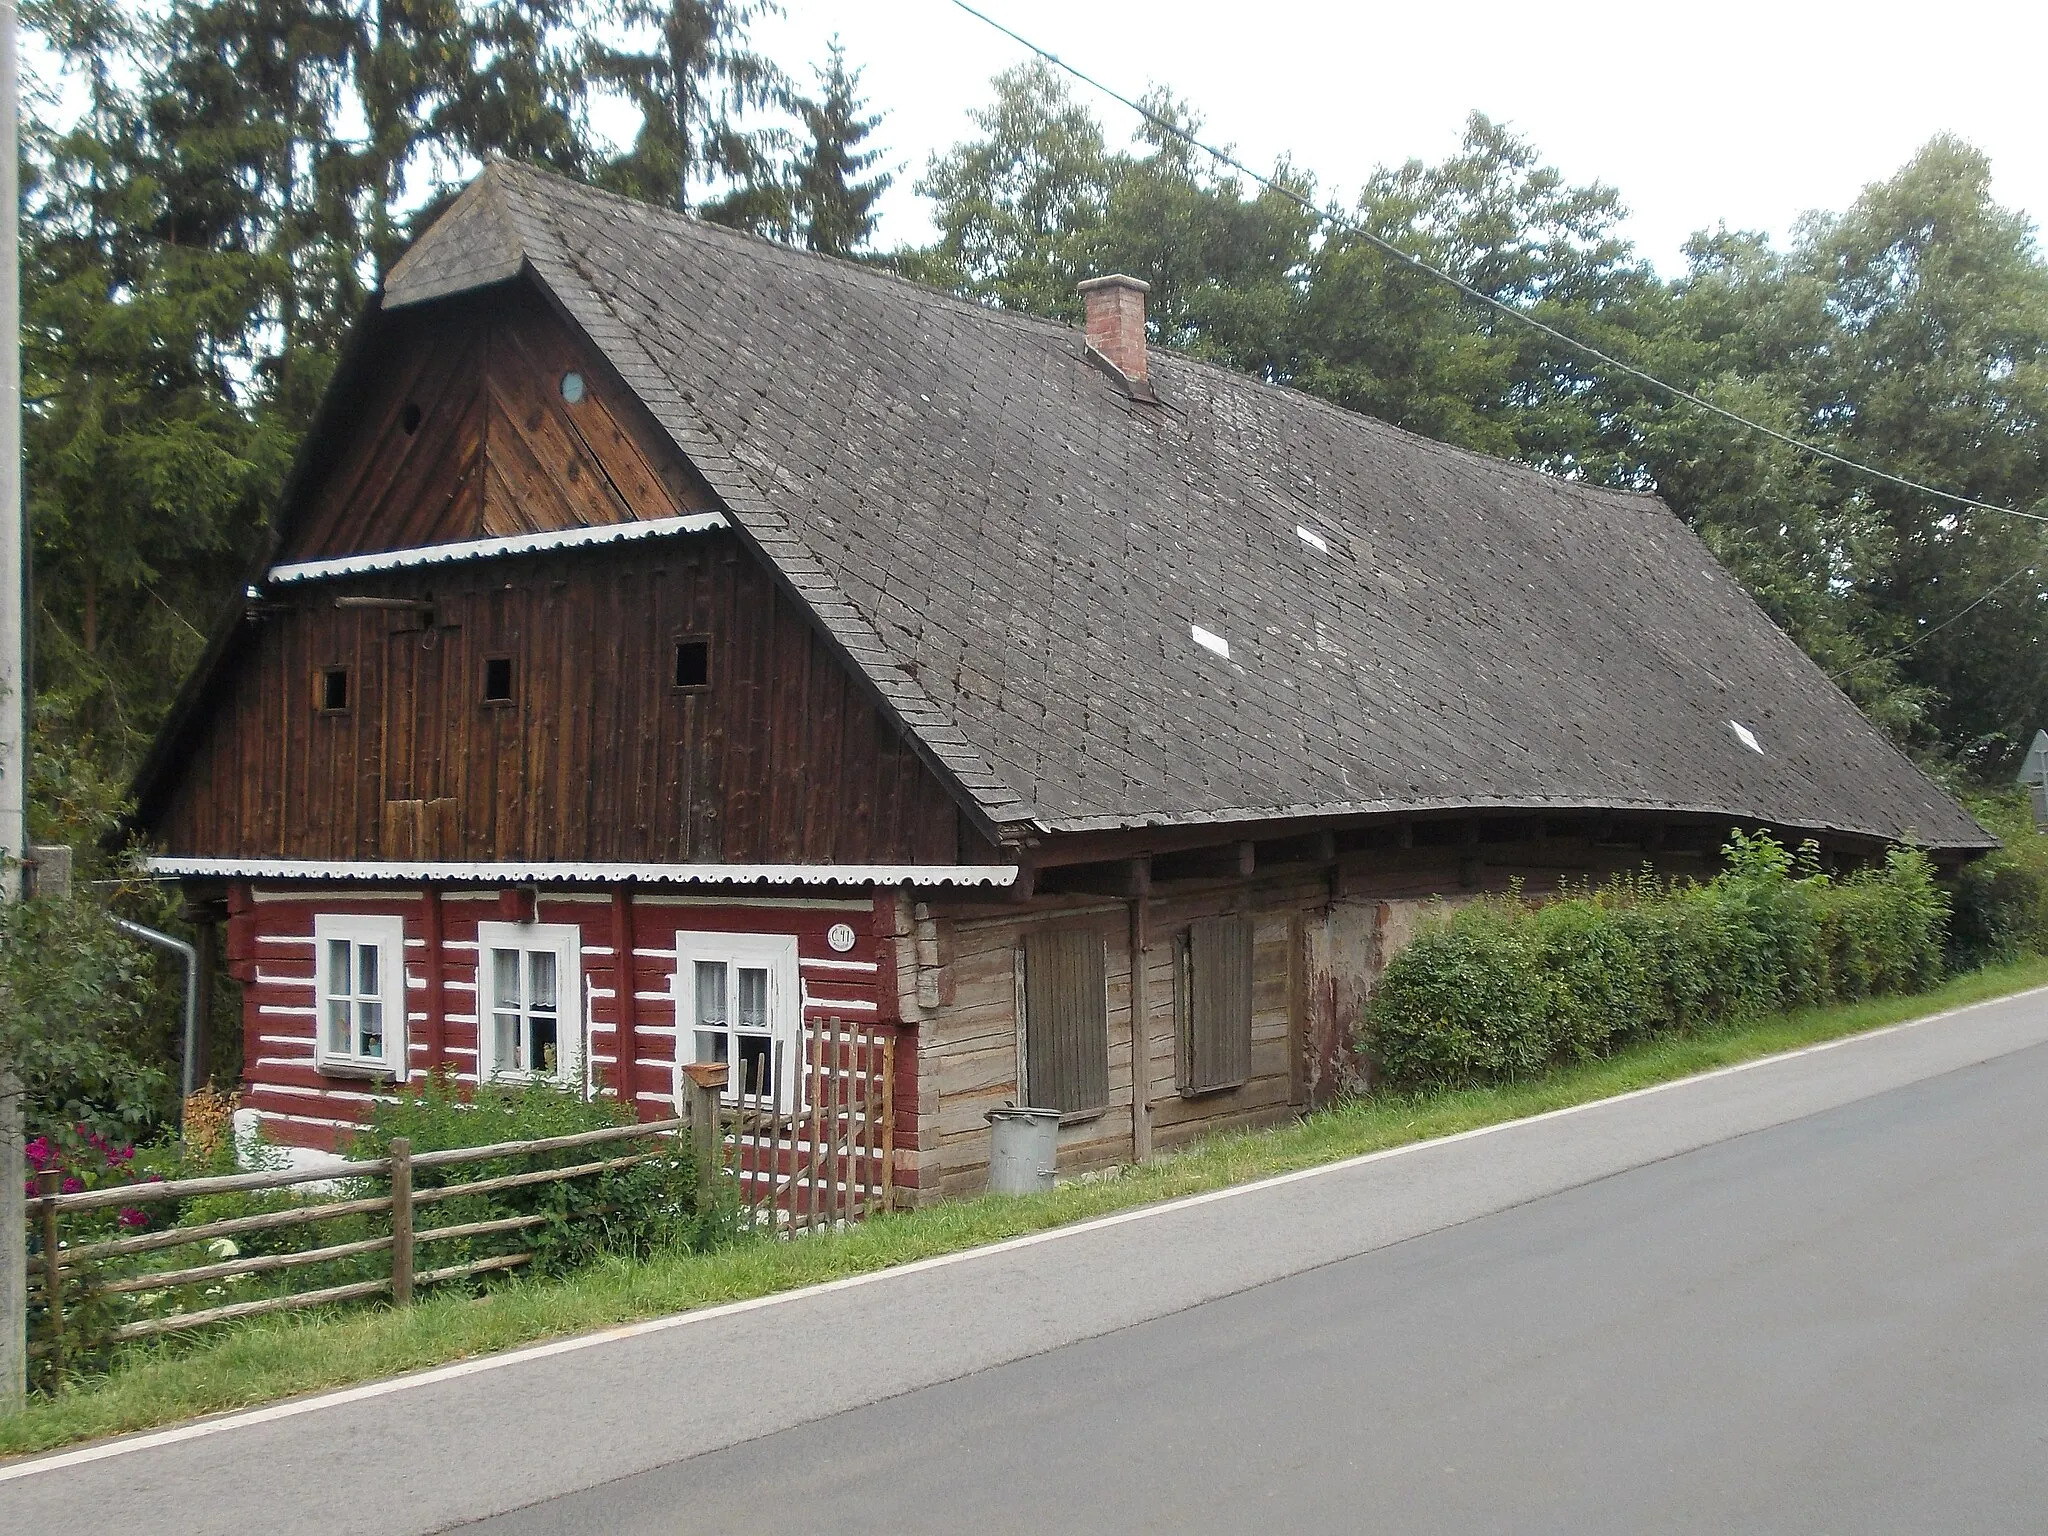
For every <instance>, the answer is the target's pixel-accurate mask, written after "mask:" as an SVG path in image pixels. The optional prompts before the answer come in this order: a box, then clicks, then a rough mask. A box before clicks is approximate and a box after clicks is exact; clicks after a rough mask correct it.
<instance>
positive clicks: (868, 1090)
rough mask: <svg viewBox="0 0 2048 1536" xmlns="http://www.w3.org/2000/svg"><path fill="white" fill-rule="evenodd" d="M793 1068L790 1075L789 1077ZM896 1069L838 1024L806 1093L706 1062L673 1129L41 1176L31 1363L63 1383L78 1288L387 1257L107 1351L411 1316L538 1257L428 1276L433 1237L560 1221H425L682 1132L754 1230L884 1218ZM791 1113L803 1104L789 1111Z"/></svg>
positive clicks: (154, 1323)
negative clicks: (301, 1191) (355, 1222)
mask: <svg viewBox="0 0 2048 1536" xmlns="http://www.w3.org/2000/svg"><path fill="white" fill-rule="evenodd" d="M788 1065H789V1064H787V1063H785V1067H787V1066H788ZM895 1065H896V1043H895V1039H894V1036H893V1034H891V1033H889V1032H886V1031H877V1030H874V1029H872V1028H863V1027H861V1026H858V1025H849V1024H845V1023H843V1022H842V1021H840V1020H838V1019H831V1020H826V1021H823V1022H814V1023H808V1024H806V1026H805V1028H804V1032H803V1035H802V1059H801V1062H800V1063H798V1064H796V1066H797V1070H798V1073H799V1076H798V1077H797V1079H796V1080H795V1083H794V1084H791V1085H786V1087H794V1088H795V1090H796V1091H795V1092H794V1093H793V1094H792V1093H789V1092H787V1091H784V1092H780V1093H778V1090H777V1085H776V1084H775V1083H773V1082H771V1081H770V1080H769V1070H768V1069H766V1068H765V1066H764V1069H763V1070H762V1071H761V1072H760V1073H759V1074H758V1075H757V1077H756V1080H755V1081H754V1082H752V1083H741V1084H740V1085H738V1087H737V1088H736V1089H733V1090H728V1089H727V1086H726V1083H725V1070H726V1069H725V1068H724V1067H723V1066H722V1065H721V1066H717V1067H711V1068H707V1067H706V1066H704V1065H702V1064H700V1065H698V1066H694V1067H691V1068H689V1069H687V1072H686V1076H687V1077H688V1079H689V1080H690V1081H691V1083H692V1085H693V1086H692V1087H691V1090H690V1093H689V1095H688V1097H689V1105H688V1107H689V1109H690V1111H691V1113H690V1114H688V1115H684V1116H678V1117H674V1118H670V1119H663V1120H653V1121H647V1122H644V1123H641V1124H636V1125H623V1126H613V1127H608V1128H606V1129H603V1130H597V1131H582V1132H578V1133H576V1134H574V1135H567V1136H548V1137H542V1138H538V1139H534V1140H527V1141H512V1142H499V1143H496V1144H494V1145H489V1146H481V1147H454V1148H449V1149H446V1150H443V1151H434V1152H421V1153H417V1154H415V1153H414V1152H413V1151H412V1147H411V1143H410V1142H409V1141H408V1140H407V1139H405V1138H403V1137H394V1138H393V1139H392V1141H391V1143H390V1146H389V1155H388V1156H385V1157H379V1158H365V1159H361V1160H350V1161H341V1162H337V1163H333V1164H330V1165H328V1166H326V1167H322V1168H312V1169H306V1168H294V1169H277V1170H270V1171H265V1172H259V1173H238V1174H227V1175H221V1176H217V1177H206V1178H192V1179H168V1180H158V1181H155V1182H152V1183H143V1184H125V1185H119V1186H114V1187H109V1188H106V1189H96V1190H80V1191H76V1192H73V1193H71V1194H66V1193H64V1192H63V1191H62V1190H61V1188H60V1187H59V1185H60V1182H61V1179H62V1175H61V1173H60V1172H59V1171H58V1170H56V1169H46V1170H44V1171H43V1172H42V1173H40V1174H38V1175H37V1191H36V1194H35V1196H34V1197H33V1198H32V1199H31V1200H30V1201H29V1218H30V1220H31V1221H32V1222H33V1223H34V1224H35V1225H36V1227H37V1229H38V1235H39V1237H40V1239H41V1250H42V1251H41V1252H40V1253H39V1254H37V1255H36V1256H35V1258H34V1260H33V1261H32V1262H31V1264H30V1266H29V1271H30V1272H29V1275H28V1277H27V1279H28V1291H29V1297H30V1299H31V1300H32V1301H36V1302H40V1303H42V1304H43V1307H44V1318H45V1327H44V1335H45V1336H44V1338H43V1339H42V1340H41V1341H39V1342H38V1343H37V1344H36V1345H35V1346H34V1350H33V1352H34V1353H35V1354H37V1355H39V1356H40V1357H42V1358H43V1359H45V1360H46V1361H47V1362H48V1364H49V1368H50V1375H51V1380H52V1381H53V1382H55V1383H57V1384H59V1385H61V1384H62V1381H63V1378H64V1373H65V1367H66V1359H67V1349H66V1344H67V1339H66V1325H67V1317H66V1301H67V1292H68V1293H70V1294H71V1295H72V1296H73V1297H75V1298H78V1299H82V1298H83V1295H84V1294H85V1293H86V1292H87V1291H89V1292H90V1293H91V1294H92V1295H96V1296H127V1295H135V1294H138V1293H143V1292H148V1291H156V1290H165V1291H169V1290H176V1289H179V1288H181V1287H185V1286H193V1285H211V1284H215V1283H218V1282H223V1281H231V1280H237V1279H241V1278H243V1277H246V1276H251V1275H267V1274H283V1273H287V1272H290V1271H294V1270H302V1269H307V1268H311V1267H313V1266H316V1265H320V1264H326V1263H334V1262H338V1261H343V1260H352V1259H363V1258H367V1257H370V1256H373V1255H377V1254H383V1253H389V1254H390V1255H391V1259H390V1273H389V1274H388V1275H385V1276H382V1277H378V1278H372V1279H367V1280H358V1281H350V1282H349V1283H347V1284H341V1285H328V1286H320V1287H316V1288H315V1289H312V1290H305V1291H291V1292H287V1293H285V1294H281V1295H276V1296H265V1297H261V1298H257V1299H252V1300H249V1301H238V1302H227V1303H224V1304H222V1305H220V1306H215V1307H208V1308H205V1309H203V1310H199V1311H192V1312H181V1313H176V1314H172V1315H169V1316H164V1317H152V1318H142V1319H138V1320H136V1321H133V1322H127V1323H122V1324H120V1325H118V1326H116V1327H112V1328H109V1329H105V1330H103V1331H101V1332H99V1333H97V1334H95V1336H94V1342H95V1344H97V1343H99V1342H115V1341H121V1340H127V1339H140V1338H148V1337H150V1336H152V1335H157V1334H163V1333H171V1332H182V1331H185V1330H188V1329H193V1328H200V1327H205V1326H208V1325H210V1324H214V1323H223V1322H228V1321H232V1320H234V1319H237V1318H245V1317H257V1316H261V1315H264V1314H266V1313H272V1312H283V1311H290V1310H296V1309H298V1308H303V1307H319V1306H326V1305H329V1304H331V1303H334V1302H341V1301H353V1300H360V1299H366V1298H369V1297H372V1296H389V1297H390V1298H391V1299H392V1301H393V1302H394V1303H396V1304H398V1305H401V1306H403V1305H406V1304H408V1303H410V1302H411V1300H412V1299H413V1295H414V1292H415V1289H416V1288H417V1287H419V1286H423V1285H435V1284H440V1283H442V1282H445V1281H449V1280H456V1279H464V1278H468V1277H471V1276H474V1275H479V1274H487V1273H495V1272H499V1271H503V1270H509V1269H517V1268H519V1267H521V1266H523V1265H527V1264H530V1263H532V1262H533V1259H534V1257H535V1254H534V1253H533V1252H532V1251H525V1252H517V1253H499V1254H489V1255H487V1256H484V1257H481V1258H474V1259H470V1260H467V1261H466V1262H463V1263H459V1264H444V1265H438V1266H434V1267H430V1268H421V1267H420V1264H419V1253H420V1250H421V1249H422V1248H428V1247H431V1246H432V1245H434V1244H437V1243H447V1242H454V1241H460V1240H464V1239H471V1238H480V1237H495V1236H499V1235H502V1234H506V1233H515V1232H526V1231H531V1230H532V1229H534V1228H536V1227H540V1226H543V1225H545V1224H546V1223H548V1222H549V1221H551V1220H554V1219H556V1218H554V1217H552V1216H550V1215H548V1214H545V1213H532V1214H522V1215H515V1216H506V1217H493V1218H491V1219H489V1220H483V1221H466V1222H455V1223H447V1224H443V1225H439V1226H422V1225H420V1224H419V1222H418V1217H419V1215H420V1214H421V1213H422V1212H423V1211H431V1210H432V1209H433V1208H434V1207H436V1206H438V1205H441V1204H444V1203H445V1202H447V1201H450V1200H456V1199H461V1198H463V1197H466V1196H476V1195H489V1194H497V1193H502V1192H504V1191H508V1190H514V1189H523V1188H529V1187H532V1186H534V1185H540V1184H558V1183H565V1182H567V1181H569V1180H573V1179H580V1178H587V1177H590V1176H593V1175H599V1174H603V1173H606V1172H610V1171H612V1170H615V1169H623V1168H631V1167H635V1166H638V1165H640V1164H643V1163H646V1162H648V1161H650V1160H651V1159H654V1158H657V1157H661V1156H663V1155H664V1154H665V1151H666V1150H667V1149H665V1148H663V1147H659V1146H656V1147H650V1148H639V1147H628V1144H630V1143H637V1142H647V1141H652V1140H654V1139H656V1138H661V1137H670V1136H674V1135H676V1134H677V1133H679V1132H685V1131H687V1132H690V1133H691V1135H692V1139H693V1141H694V1143H695V1150H696V1154H697V1157H698V1159H699V1166H698V1177H699V1182H700V1190H701V1191H702V1192H704V1193H708V1192H709V1190H710V1188H711V1185H712V1183H713V1181H714V1180H715V1179H716V1178H717V1176H718V1173H719V1171H720V1169H721V1168H722V1169H724V1170H726V1171H729V1172H730V1173H731V1174H732V1175H733V1177H734V1179H735V1182H736V1185H737V1187H738V1190H739V1193H740V1201H741V1204H742V1206H743V1207H744V1208H745V1209H746V1210H747V1212H748V1213H749V1214H750V1215H751V1216H752V1218H753V1219H754V1221H755V1222H756V1224H757V1225H760V1226H763V1227H765V1228H767V1229H768V1230H771V1231H775V1232H781V1233H789V1232H798V1231H805V1230H811V1229H817V1228H825V1227H831V1226H834V1225H837V1224H840V1223H842V1222H848V1221H857V1220H859V1219H861V1218H863V1217H865V1216H867V1215H869V1214H871V1213H873V1212H874V1211H876V1210H880V1209H886V1208H887V1207H888V1206H889V1205H890V1203H891V1202H892V1200H893V1198H894V1187H893V1175H892V1164H893V1161H894V1136H893V1135H892V1132H891V1126H892V1123H893V1121H894V1118H895V1098H894V1086H893V1085H894V1080H895ZM790 1102H793V1103H794V1105H795V1106H796V1107H795V1108H793V1109H789V1108H784V1107H781V1106H782V1105H784V1104H786V1103H790ZM586 1148H590V1149H600V1150H599V1155H596V1156H594V1157H591V1158H588V1159H580V1160H578V1161H576V1162H574V1163H572V1164H569V1165H567V1166H564V1167H559V1168H538V1169H532V1170H529V1171H526V1172H521V1173H510V1174H498V1175H494V1176H493V1177H490V1178H482V1179H472V1180H470V1181H468V1182H466V1183H465V1182H456V1183H448V1184H430V1185H428V1186H426V1187H424V1188H421V1187H417V1186H416V1183H415V1179H416V1175H418V1174H419V1173H421V1172H435V1171H438V1170H444V1169H458V1168H462V1167H465V1166H467V1165H471V1164H476V1163H483V1162H493V1161H498V1160H501V1159H505V1158H515V1157H528V1156H537V1155H545V1154H551V1153H559V1152H569V1151H580V1150H583V1149H586ZM613 1149H620V1150H617V1151H616V1152H614V1151H613ZM362 1179H381V1180H383V1181H385V1183H386V1188H387V1192H386V1193H384V1194H377V1195H364V1196H356V1197H353V1198H348V1199H340V1200H332V1201H324V1202H322V1203H319V1204H314V1205H304V1206H295V1207H292V1208H290V1209H287V1210H281V1211H263V1212H258V1213H254V1214H250V1215H246V1216H229V1217H223V1218H220V1219H217V1220H213V1221H205V1222H197V1223H194V1224H192V1225H189V1226H174V1227H169V1228H166V1229H164V1230H162V1231H157V1232H140V1233H134V1234H130V1235H127V1236H121V1237H108V1238H99V1239H96V1240H94V1241H91V1242H84V1243H79V1244H76V1245H75V1246H71V1247H66V1246H65V1245H64V1244H63V1242H62V1240H61V1239H62V1223H63V1220H64V1218H66V1217H68V1216H77V1215H83V1214H87V1213H91V1212H100V1211H105V1210H107V1209H109V1208H110V1207H115V1206H124V1207H125V1206H148V1205H160V1204H163V1203H166V1202H172V1201H183V1200H190V1199H197V1198H201V1197H205V1196H211V1195H225V1194H261V1193H266V1192H269V1191H274V1190H286V1189H292V1188H295V1187H297V1186H300V1185H305V1184H313V1183H337V1182H343V1181H354V1180H362ZM387 1215H388V1217H389V1218H390V1230H389V1232H388V1233H381V1234H379V1235H376V1236H373V1237H367V1238H358V1239H354V1240H351V1241H347V1242H339V1243H329V1244H326V1245H324V1246H321V1247H316V1248H306V1249H298V1250H293V1251H289V1252H284V1253H270V1254H254V1255H250V1256H247V1257H242V1256H239V1255H237V1256H233V1257H228V1256H216V1257H215V1259H214V1260H213V1261H212V1262H208V1263H201V1264H190V1265H186V1266H184V1267H182V1268H177V1269H165V1270H152V1271H149V1272H148V1273H146V1274H141V1275H123V1276H120V1277H118V1278H115V1279H110V1280H105V1281H101V1282H99V1283H97V1284H93V1283H90V1279H89V1277H90V1274H91V1272H92V1271H93V1270H94V1269H95V1268H96V1267H97V1266H99V1265H102V1264H104V1263H106V1262H108V1261H111V1260H122V1259H130V1258H137V1257H140V1256H143V1255H146V1254H151V1253H156V1252H160V1251H161V1250H164V1249H168V1248H179V1247H185V1246H187V1245H191V1244H198V1243H211V1242H214V1241H216V1240H219V1239H232V1238H236V1237H243V1236H249V1235H252V1234H269V1233H275V1232H278V1231H280V1230H284V1229H289V1228H293V1227H297V1226H301V1225H304V1224H307V1223H313V1222H322V1221H332V1220H335V1219H337V1218H342V1217H358V1216H362V1217H378V1216H387ZM444 1251H445V1250H444Z"/></svg>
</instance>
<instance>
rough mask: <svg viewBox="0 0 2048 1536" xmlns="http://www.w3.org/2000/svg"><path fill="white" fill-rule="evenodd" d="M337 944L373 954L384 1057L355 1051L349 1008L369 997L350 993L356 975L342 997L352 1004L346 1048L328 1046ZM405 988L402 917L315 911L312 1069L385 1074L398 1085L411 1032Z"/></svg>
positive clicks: (355, 1034)
mask: <svg viewBox="0 0 2048 1536" xmlns="http://www.w3.org/2000/svg"><path fill="white" fill-rule="evenodd" d="M337 941H344V942H346V943H348V944H350V945H351V946H355V947H357V948H360V947H364V946H374V947H375V949H376V950H377V998H376V1000H377V1001H378V1002H379V1003H381V1004H382V1005H383V1009H384V1054H383V1055H382V1056H366V1055H363V1054H362V1053H361V1052H359V1051H357V1050H356V1049H355V1048H354V1047H355V1045H356V1042H357V1039H358V1032H357V1027H356V1019H355V1010H354V1006H353V1004H355V1003H360V1002H363V1001H367V1000H368V998H367V995H366V994H362V993H357V992H355V991H354V990H353V986H352V984H353V982H354V981H355V980H356V978H355V977H353V976H352V977H349V978H346V980H347V981H349V982H350V983H351V990H350V991H349V992H348V993H346V994H343V995H345V996H347V997H348V998H349V999H350V1000H351V1002H352V1006H351V1008H350V1019H349V1046H350V1048H349V1049H348V1050H345V1051H337V1050H335V1049H334V1047H333V1045H332V1044H331V1043H330V1042H329V1040H328V1036H327V1028H328V1012H329V1009H328V1004H329V1003H330V1002H331V1001H333V1000H335V998H336V994H335V991H334V983H335V981H336V978H335V976H334V974H333V964H334V962H333V957H332V956H331V955H329V953H328V949H329V947H330V946H331V945H332V944H334V943H335V942H337ZM349 958H350V967H351V969H352V970H353V969H355V968H357V966H358V965H359V962H358V961H356V959H355V955H354V952H353V949H352V950H351V952H350V957H349ZM406 1006H407V999H406V985H405V919H404V918H402V917H368V916H364V915H361V914H358V913H318V914H315V916H314V918H313V1015H314V1016H313V1066H314V1069H315V1070H316V1071H321V1072H338V1073H342V1074H346V1075H351V1076H373V1077H384V1076H388V1077H391V1078H393V1079H394V1080H396V1081H398V1082H401V1083H402V1082H404V1081H405V1073H406V1054H405V1053H406V1049H407V1037H408V1034H409V1031H408V1030H407V1028H406V1024H407V1019H406Z"/></svg>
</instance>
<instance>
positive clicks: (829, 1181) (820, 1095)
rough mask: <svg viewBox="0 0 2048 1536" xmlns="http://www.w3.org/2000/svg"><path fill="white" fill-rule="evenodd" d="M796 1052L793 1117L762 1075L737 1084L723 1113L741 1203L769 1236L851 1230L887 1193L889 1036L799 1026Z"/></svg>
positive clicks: (892, 1067) (891, 1128)
mask: <svg viewBox="0 0 2048 1536" xmlns="http://www.w3.org/2000/svg"><path fill="white" fill-rule="evenodd" d="M800 1046H801V1052H802V1060H801V1063H800V1064H799V1070H800V1072H801V1076H800V1077H799V1078H798V1082H799V1083H800V1085H801V1093H800V1094H799V1095H797V1096H796V1098H795V1108H794V1110H793V1111H791V1110H787V1109H784V1108H782V1107H781V1106H780V1105H779V1104H778V1102H777V1095H776V1093H775V1089H774V1085H773V1083H772V1082H769V1081H765V1080H764V1079H765V1078H766V1076H767V1074H766V1072H765V1071H764V1072H763V1073H762V1074H761V1075H760V1076H757V1077H754V1078H753V1080H751V1081H747V1080H742V1081H741V1082H739V1083H738V1084H737V1086H736V1088H735V1090H734V1098H733V1101H732V1102H730V1103H728V1104H727V1105H726V1106H725V1113H724V1130H725V1157H726V1166H727V1167H728V1168H730V1169H732V1171H733V1173H734V1174H735V1176H736V1177H737V1178H738V1181H739V1187H740V1199H741V1202H742V1203H743V1204H744V1206H745V1207H746V1209H747V1210H748V1211H749V1212H751V1213H752V1214H753V1217H754V1219H755V1221H756V1222H757V1223H759V1224H760V1225H762V1226H765V1227H769V1228H770V1229H772V1230H774V1231H778V1232H801V1231H807V1230H810V1229H812V1228H821V1227H824V1228H829V1227H833V1226H836V1225H838V1224H839V1223H841V1222H847V1221H859V1220H860V1219H861V1218H863V1217H865V1216H868V1215H871V1214H872V1213H873V1212H875V1211H880V1210H887V1209H888V1208H889V1206H890V1204H891V1202H892V1200H893V1198H894V1194H895V1189H894V1163H895V1157H894V1153H895V1118H896V1114H895V1110H896V1095H895V1081H896V1035H895V1032H894V1031H893V1030H890V1029H886V1028H882V1029H877V1028H875V1027H874V1026H872V1025H861V1024H849V1023H847V1022H846V1021H845V1020H843V1019H823V1020H807V1021H806V1022H805V1024H804V1028H803V1034H802V1036H801V1040H800ZM744 1076H745V1074H743V1077H744Z"/></svg>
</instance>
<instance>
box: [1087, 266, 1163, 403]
mask: <svg viewBox="0 0 2048 1536" xmlns="http://www.w3.org/2000/svg"><path fill="white" fill-rule="evenodd" d="M1151 291H1152V285H1151V284H1150V283H1145V282H1140V281H1139V280H1138V279H1137V278H1135V277H1125V276H1124V275H1123V274H1122V273H1121V272H1119V273H1117V274H1116V275H1114V276H1112V277H1091V278H1089V279H1088V281H1087V282H1085V283H1083V284H1081V302H1082V303H1083V304H1085V305H1086V306H1087V310H1088V321H1087V336H1088V346H1089V349H1090V350H1091V351H1093V352H1094V353H1095V354H1096V355H1097V356H1099V357H1100V358H1101V359H1102V360H1103V361H1104V362H1105V363H1108V364H1109V365H1110V367H1112V368H1114V369H1115V370H1116V371H1117V372H1118V373H1120V374H1122V375H1123V376H1124V378H1125V379H1126V380H1127V381H1129V382H1130V383H1132V384H1144V383H1145V382H1146V378H1147V376H1148V373H1149V371H1150V370H1149V369H1148V368H1147V367H1146V364H1145V295H1146V294H1148V293H1150V292H1151Z"/></svg>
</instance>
